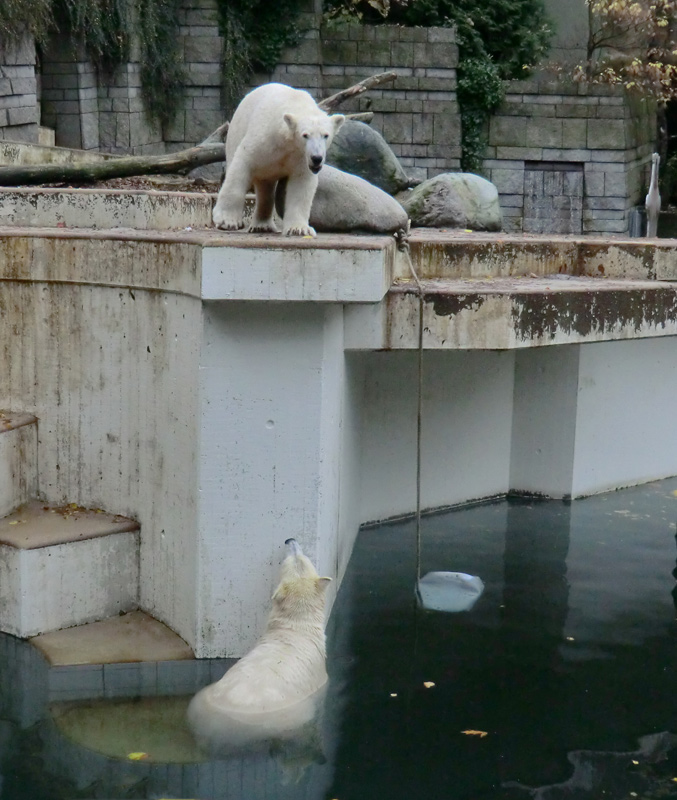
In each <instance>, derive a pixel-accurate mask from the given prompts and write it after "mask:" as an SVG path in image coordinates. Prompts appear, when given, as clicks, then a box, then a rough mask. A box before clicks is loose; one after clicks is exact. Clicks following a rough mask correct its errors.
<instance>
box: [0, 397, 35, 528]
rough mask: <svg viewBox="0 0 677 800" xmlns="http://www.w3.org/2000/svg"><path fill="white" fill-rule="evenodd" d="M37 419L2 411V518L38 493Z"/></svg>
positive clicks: (0, 416)
mask: <svg viewBox="0 0 677 800" xmlns="http://www.w3.org/2000/svg"><path fill="white" fill-rule="evenodd" d="M36 422H37V420H36V418H35V417H34V416H33V415H32V414H23V413H20V412H18V413H17V412H11V411H0V518H1V517H4V516H5V514H9V513H10V512H11V511H14V509H15V508H16V507H17V506H20V505H21V504H22V503H25V502H26V501H27V500H29V499H30V498H31V497H34V496H35V494H36V492H37V488H38V484H37V480H38V467H37V451H38V436H37V428H36V425H35V423H36Z"/></svg>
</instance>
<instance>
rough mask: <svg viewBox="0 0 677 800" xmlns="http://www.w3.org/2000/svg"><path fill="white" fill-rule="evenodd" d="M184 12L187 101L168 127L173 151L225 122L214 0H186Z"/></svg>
mask: <svg viewBox="0 0 677 800" xmlns="http://www.w3.org/2000/svg"><path fill="white" fill-rule="evenodd" d="M180 14H181V30H180V35H181V47H182V50H183V59H184V63H185V67H186V76H187V77H186V86H185V92H184V97H183V105H182V107H181V109H180V110H179V112H178V114H177V115H176V117H175V119H174V120H173V121H172V123H171V125H170V126H169V128H168V130H166V131H165V142H166V144H167V149H168V150H170V151H175V150H181V149H183V148H184V147H189V146H191V145H193V144H197V143H198V142H201V141H202V140H203V139H205V138H206V137H207V136H209V134H210V133H211V132H212V131H213V130H215V129H216V128H218V127H219V125H221V123H222V122H223V121H224V119H225V113H224V111H223V108H222V104H221V73H222V69H221V62H222V59H223V38H222V37H221V36H220V35H219V24H218V12H217V10H216V3H215V2H214V0H185V2H184V4H183V8H182V10H181V12H180Z"/></svg>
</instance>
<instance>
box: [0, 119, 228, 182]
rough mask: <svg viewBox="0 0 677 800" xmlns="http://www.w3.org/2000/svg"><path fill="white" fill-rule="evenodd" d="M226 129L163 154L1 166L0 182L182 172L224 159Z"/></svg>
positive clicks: (127, 176)
mask: <svg viewBox="0 0 677 800" xmlns="http://www.w3.org/2000/svg"><path fill="white" fill-rule="evenodd" d="M227 131H228V123H227V122H226V123H224V124H223V125H221V126H219V127H218V128H217V129H216V130H215V131H214V132H213V133H211V134H210V135H209V136H208V137H207V138H206V139H205V140H204V141H203V142H201V143H200V144H198V145H196V146H195V147H189V148H188V149H187V150H179V151H178V152H177V153H167V154H165V155H160V156H123V157H122V158H111V159H107V160H106V161H98V162H94V163H83V162H80V163H79V164H78V163H76V164H39V165H37V166H16V167H0V186H22V185H36V184H40V183H70V182H77V183H94V182H95V181H106V180H110V179H111V178H131V177H133V176H135V175H172V174H174V175H175V174H177V173H179V174H182V173H186V172H190V171H191V170H193V169H195V168H196V167H203V166H205V165H206V164H215V163H218V162H219V161H224V160H225V158H226V148H225V145H224V144H223V139H224V137H225V135H226V132H227Z"/></svg>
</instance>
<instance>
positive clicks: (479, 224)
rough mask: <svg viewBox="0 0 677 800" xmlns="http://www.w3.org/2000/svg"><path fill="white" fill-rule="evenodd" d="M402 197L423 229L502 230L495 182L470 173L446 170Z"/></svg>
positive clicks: (412, 219)
mask: <svg viewBox="0 0 677 800" xmlns="http://www.w3.org/2000/svg"><path fill="white" fill-rule="evenodd" d="M398 199H399V200H400V202H401V203H402V206H403V207H404V209H405V211H406V212H407V214H408V215H409V217H410V219H411V224H412V226H413V227H419V228H471V229H472V230H474V231H500V230H501V227H502V217H501V207H500V205H499V203H498V191H497V189H496V187H495V186H494V184H493V183H491V182H490V181H488V180H486V178H480V176H479V175H472V174H471V173H469V172H445V173H443V174H442V175H437V176H436V177H434V178H430V180H427V181H425V182H424V183H422V184H420V186H417V187H416V188H415V189H413V190H412V191H410V192H407V193H406V195H404V194H401V195H400V196H399V197H398Z"/></svg>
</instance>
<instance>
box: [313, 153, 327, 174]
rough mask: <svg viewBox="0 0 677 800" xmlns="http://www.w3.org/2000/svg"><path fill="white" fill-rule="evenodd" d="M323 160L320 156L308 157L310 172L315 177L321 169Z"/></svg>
mask: <svg viewBox="0 0 677 800" xmlns="http://www.w3.org/2000/svg"><path fill="white" fill-rule="evenodd" d="M323 161H324V158H323V157H322V156H311V157H310V171H311V172H314V173H315V174H316V175H317V173H318V172H319V171H320V170H321V169H322V162H323Z"/></svg>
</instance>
